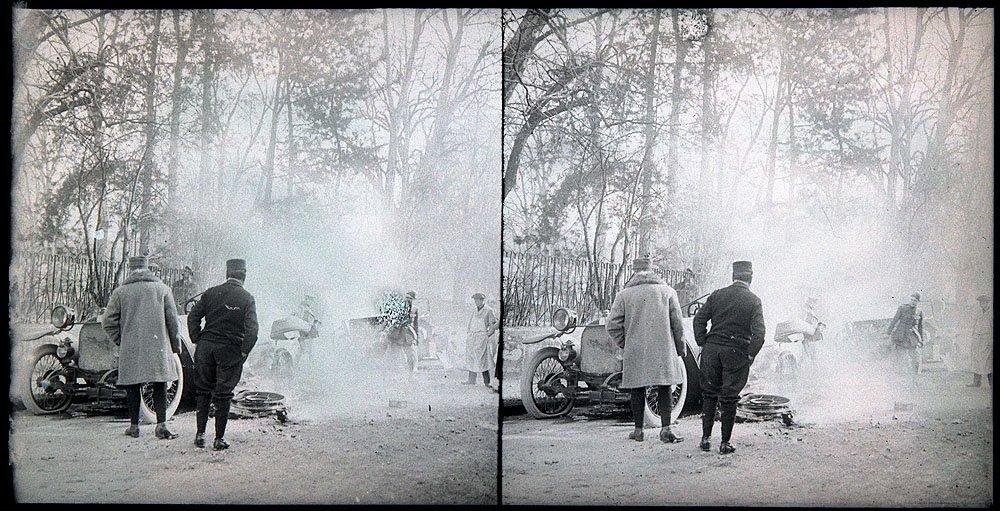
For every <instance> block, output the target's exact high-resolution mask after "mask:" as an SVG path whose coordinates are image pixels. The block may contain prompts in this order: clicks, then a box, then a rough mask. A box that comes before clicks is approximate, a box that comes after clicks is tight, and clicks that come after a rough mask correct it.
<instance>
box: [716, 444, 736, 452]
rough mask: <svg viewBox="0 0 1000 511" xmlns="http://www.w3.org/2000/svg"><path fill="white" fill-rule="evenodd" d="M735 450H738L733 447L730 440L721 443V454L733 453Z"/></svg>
mask: <svg viewBox="0 0 1000 511" xmlns="http://www.w3.org/2000/svg"><path fill="white" fill-rule="evenodd" d="M734 452H736V448H735V447H733V444H731V443H729V442H722V443H721V444H719V454H732V453H734Z"/></svg>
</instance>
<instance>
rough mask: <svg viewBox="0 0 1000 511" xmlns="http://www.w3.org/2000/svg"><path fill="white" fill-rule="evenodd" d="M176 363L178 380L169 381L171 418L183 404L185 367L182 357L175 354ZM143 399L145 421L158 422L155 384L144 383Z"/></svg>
mask: <svg viewBox="0 0 1000 511" xmlns="http://www.w3.org/2000/svg"><path fill="white" fill-rule="evenodd" d="M172 359H173V361H174V364H176V366H177V380H175V381H171V382H167V416H166V419H167V420H169V419H170V417H173V415H174V412H176V411H177V407H178V406H180V404H181V394H183V393H184V368H183V367H181V357H179V356H177V354H176V353H174V354H173V358H172ZM140 394H141V395H142V400H141V401H140V402H139V416H140V417H141V418H142V420H143V421H144V422H147V423H150V424H153V423H155V422H156V412H155V411H154V410H155V409H154V408H153V386H152V385H150V384H144V385H143V386H142V388H141V389H140Z"/></svg>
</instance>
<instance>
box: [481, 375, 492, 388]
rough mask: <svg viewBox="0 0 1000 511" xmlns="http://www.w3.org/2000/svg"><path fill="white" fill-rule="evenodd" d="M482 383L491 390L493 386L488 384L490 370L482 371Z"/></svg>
mask: <svg viewBox="0 0 1000 511" xmlns="http://www.w3.org/2000/svg"><path fill="white" fill-rule="evenodd" d="M483 385H486V388H488V389H490V390H493V387H491V386H490V372H489V371H483Z"/></svg>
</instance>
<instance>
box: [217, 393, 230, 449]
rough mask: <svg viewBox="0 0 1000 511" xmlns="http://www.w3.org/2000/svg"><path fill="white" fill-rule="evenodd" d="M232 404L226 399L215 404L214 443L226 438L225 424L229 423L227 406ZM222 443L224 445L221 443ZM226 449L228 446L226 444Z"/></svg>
mask: <svg viewBox="0 0 1000 511" xmlns="http://www.w3.org/2000/svg"><path fill="white" fill-rule="evenodd" d="M231 404H232V402H231V401H230V400H229V399H228V398H226V399H222V400H219V401H216V402H215V438H216V440H215V443H216V445H218V443H219V440H220V439H222V438H225V437H226V424H228V423H229V406H230V405H231ZM222 443H225V441H223V442H222ZM227 447H228V444H227ZM217 450H218V449H217Z"/></svg>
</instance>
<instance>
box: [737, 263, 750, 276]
mask: <svg viewBox="0 0 1000 511" xmlns="http://www.w3.org/2000/svg"><path fill="white" fill-rule="evenodd" d="M736 275H753V263H751V262H750V261H735V262H733V276H736Z"/></svg>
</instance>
